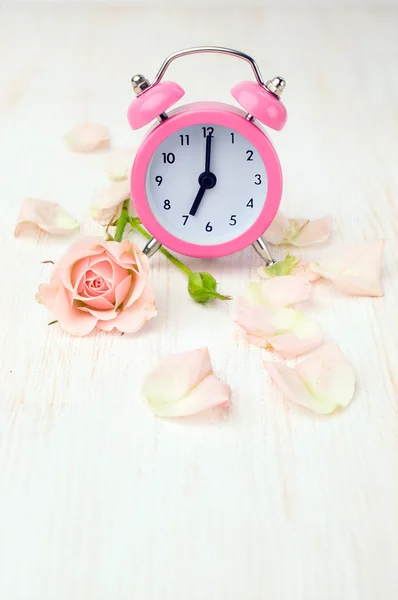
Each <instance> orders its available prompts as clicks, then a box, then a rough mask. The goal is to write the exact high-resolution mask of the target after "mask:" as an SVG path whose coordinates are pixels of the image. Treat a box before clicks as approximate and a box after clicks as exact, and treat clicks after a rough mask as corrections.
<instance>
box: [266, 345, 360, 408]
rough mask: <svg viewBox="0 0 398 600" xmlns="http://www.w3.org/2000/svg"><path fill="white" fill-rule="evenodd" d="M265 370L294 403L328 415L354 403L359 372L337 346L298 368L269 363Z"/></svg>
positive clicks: (322, 350) (319, 351)
mask: <svg viewBox="0 0 398 600" xmlns="http://www.w3.org/2000/svg"><path fill="white" fill-rule="evenodd" d="M264 365H265V368H266V369H267V371H268V373H269V374H270V376H271V377H272V379H273V380H274V382H275V383H276V384H277V386H278V387H279V389H280V390H281V391H282V392H283V394H284V395H285V396H286V397H287V398H289V400H291V401H292V402H295V403H296V404H299V405H300V406H305V407H306V408H308V409H310V410H312V411H314V412H316V413H319V414H328V413H331V412H333V411H334V410H335V409H336V408H338V407H345V406H348V404H349V403H350V402H351V400H352V398H353V396H354V391H355V373H354V370H353V368H352V367H351V365H350V363H349V362H348V360H347V358H346V357H345V356H344V354H343V353H342V352H341V350H340V348H339V347H338V346H337V344H334V343H330V344H325V345H324V346H322V347H321V348H319V350H317V352H315V353H314V354H313V355H312V356H309V357H308V358H306V359H305V360H303V362H301V363H300V364H299V365H297V366H295V367H294V368H289V367H287V366H286V365H283V364H280V363H275V362H265V363H264Z"/></svg>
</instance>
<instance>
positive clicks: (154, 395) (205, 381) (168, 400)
mask: <svg viewBox="0 0 398 600" xmlns="http://www.w3.org/2000/svg"><path fill="white" fill-rule="evenodd" d="M143 394H144V396H145V397H146V399H147V400H148V404H149V406H150V407H151V408H152V410H153V412H154V413H155V414H156V415H158V416H162V417H183V416H187V415H192V414H195V413H198V412H200V411H203V410H207V409H209V408H212V407H214V406H227V405H228V404H229V398H230V387H229V386H228V385H227V384H225V383H223V382H222V381H220V380H219V379H217V377H215V375H214V374H213V368H212V365H211V360H210V355H209V351H208V349H207V348H201V349H199V350H193V351H191V352H182V353H180V354H174V355H170V356H165V357H163V358H161V359H160V360H159V362H158V364H157V365H156V367H155V368H154V369H153V370H152V371H151V372H150V373H149V375H147V377H146V379H145V382H144V385H143Z"/></svg>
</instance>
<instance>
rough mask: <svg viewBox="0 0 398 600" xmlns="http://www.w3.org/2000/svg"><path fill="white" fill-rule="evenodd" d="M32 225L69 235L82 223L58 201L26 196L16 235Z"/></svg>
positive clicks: (20, 212)
mask: <svg viewBox="0 0 398 600" xmlns="http://www.w3.org/2000/svg"><path fill="white" fill-rule="evenodd" d="M32 227H36V228H39V229H42V230H43V231H46V232H47V233H51V234H54V235H68V234H70V233H72V232H74V231H76V230H77V229H79V227H80V225H79V223H78V222H77V221H76V220H75V219H73V218H72V217H71V216H70V215H69V214H68V213H67V212H66V211H65V210H64V209H63V208H62V206H60V205H59V204H57V203H56V202H48V201H47V200H38V199H37V198H24V199H23V200H22V204H21V208H20V211H19V215H18V219H17V223H16V226H15V230H14V235H15V236H18V235H21V234H22V233H24V232H25V231H28V230H29V229H31V228H32Z"/></svg>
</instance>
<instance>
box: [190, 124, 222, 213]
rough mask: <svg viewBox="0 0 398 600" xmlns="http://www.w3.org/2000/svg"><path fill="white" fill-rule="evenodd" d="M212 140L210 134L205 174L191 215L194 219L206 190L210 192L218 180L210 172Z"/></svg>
mask: <svg viewBox="0 0 398 600" xmlns="http://www.w3.org/2000/svg"><path fill="white" fill-rule="evenodd" d="M211 140H212V137H211V135H210V134H209V135H208V136H207V137H206V155H205V170H204V172H203V173H201V174H200V175H199V185H200V188H199V191H198V193H197V195H196V198H195V200H194V202H193V204H192V206H191V210H190V211H189V214H190V215H191V216H192V217H194V216H195V215H196V211H197V210H198V208H199V205H200V203H201V202H202V199H203V196H204V194H205V191H206V190H210V189H211V188H213V187H214V186H215V185H216V183H217V178H216V176H215V175H214V173H211V172H210V156H211Z"/></svg>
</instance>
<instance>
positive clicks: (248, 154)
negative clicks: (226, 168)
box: [246, 150, 254, 162]
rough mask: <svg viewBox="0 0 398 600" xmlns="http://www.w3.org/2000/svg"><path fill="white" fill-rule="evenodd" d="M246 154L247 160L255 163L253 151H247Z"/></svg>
mask: <svg viewBox="0 0 398 600" xmlns="http://www.w3.org/2000/svg"><path fill="white" fill-rule="evenodd" d="M246 154H247V158H246V160H249V161H251V162H253V154H254V153H253V150H246Z"/></svg>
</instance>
